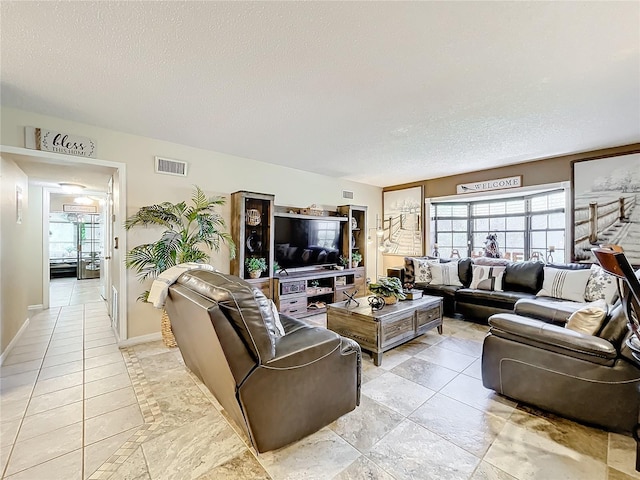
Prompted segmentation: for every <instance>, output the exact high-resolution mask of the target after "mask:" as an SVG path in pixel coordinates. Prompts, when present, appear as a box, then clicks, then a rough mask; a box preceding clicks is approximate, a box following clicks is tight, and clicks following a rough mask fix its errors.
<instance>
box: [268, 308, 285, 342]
mask: <svg viewBox="0 0 640 480" xmlns="http://www.w3.org/2000/svg"><path fill="white" fill-rule="evenodd" d="M271 313H272V314H273V321H274V323H275V326H276V329H277V330H278V333H279V334H280V336H281V337H284V326H283V325H282V320H280V314H279V313H278V307H276V304H275V303H273V300H271Z"/></svg>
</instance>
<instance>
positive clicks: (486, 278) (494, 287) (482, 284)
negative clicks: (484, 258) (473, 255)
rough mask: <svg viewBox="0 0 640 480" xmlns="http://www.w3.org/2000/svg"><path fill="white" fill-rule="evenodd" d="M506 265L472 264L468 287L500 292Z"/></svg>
mask: <svg viewBox="0 0 640 480" xmlns="http://www.w3.org/2000/svg"><path fill="white" fill-rule="evenodd" d="M505 269H506V267H504V266H496V267H488V266H485V265H473V277H472V280H471V285H469V288H473V289H478V290H491V291H496V292H502V277H503V276H504V271H505Z"/></svg>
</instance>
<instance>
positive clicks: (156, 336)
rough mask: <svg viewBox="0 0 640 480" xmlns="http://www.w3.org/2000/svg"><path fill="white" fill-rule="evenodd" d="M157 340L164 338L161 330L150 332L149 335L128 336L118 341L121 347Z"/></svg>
mask: <svg viewBox="0 0 640 480" xmlns="http://www.w3.org/2000/svg"><path fill="white" fill-rule="evenodd" d="M156 340H162V334H161V333H160V332H156V333H150V334H148V335H140V336H138V337H131V338H127V339H126V340H121V341H119V342H118V346H119V347H131V346H133V345H140V344H141V343H148V342H155V341H156Z"/></svg>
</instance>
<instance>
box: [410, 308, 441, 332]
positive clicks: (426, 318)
mask: <svg viewBox="0 0 640 480" xmlns="http://www.w3.org/2000/svg"><path fill="white" fill-rule="evenodd" d="M416 316H417V321H418V328H420V327H422V326H424V325H427V324H429V323H432V322H433V321H438V320H439V321H441V320H442V314H441V312H440V305H436V306H433V307H427V308H423V309H421V310H418V311H417V312H416Z"/></svg>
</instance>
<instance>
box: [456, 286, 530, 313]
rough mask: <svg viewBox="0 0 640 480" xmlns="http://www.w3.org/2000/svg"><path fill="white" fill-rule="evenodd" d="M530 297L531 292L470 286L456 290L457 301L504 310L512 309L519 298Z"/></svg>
mask: <svg viewBox="0 0 640 480" xmlns="http://www.w3.org/2000/svg"><path fill="white" fill-rule="evenodd" d="M532 297H534V296H533V294H531V293H524V292H497V291H491V290H472V289H470V288H461V289H460V290H458V291H457V292H456V301H457V302H461V303H471V304H475V305H487V306H492V307H496V308H499V309H504V310H512V309H513V306H514V305H515V304H516V302H518V301H519V300H521V299H523V298H527V299H528V298H532Z"/></svg>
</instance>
